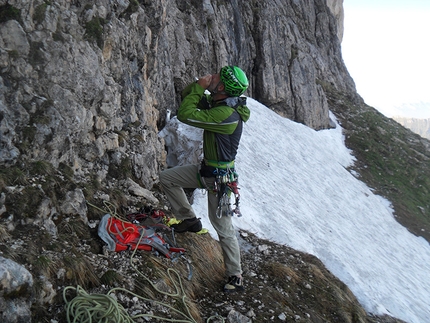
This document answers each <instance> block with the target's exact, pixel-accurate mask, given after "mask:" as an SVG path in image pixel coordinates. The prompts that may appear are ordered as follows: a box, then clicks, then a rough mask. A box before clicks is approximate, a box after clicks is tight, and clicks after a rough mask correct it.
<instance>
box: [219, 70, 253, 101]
mask: <svg viewBox="0 0 430 323" xmlns="http://www.w3.org/2000/svg"><path fill="white" fill-rule="evenodd" d="M219 74H220V76H221V81H222V83H224V87H225V90H224V91H225V93H227V95H229V96H241V95H242V94H243V92H245V91H246V89H247V88H248V85H249V83H248V78H247V77H246V74H245V72H244V71H242V70H241V69H240V68H239V67H237V66H224V67H223V68H221V71H220V72H219Z"/></svg>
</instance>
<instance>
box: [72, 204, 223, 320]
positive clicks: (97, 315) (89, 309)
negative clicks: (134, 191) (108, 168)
mask: <svg viewBox="0 0 430 323" xmlns="http://www.w3.org/2000/svg"><path fill="white" fill-rule="evenodd" d="M87 203H88V204H89V205H91V206H93V207H95V208H97V209H99V210H100V211H102V212H105V211H104V210H102V209H100V208H98V207H97V206H95V205H92V204H90V203H89V202H87ZM105 206H106V207H107V208H108V210H109V213H110V214H111V215H112V216H117V215H116V208H114V209H113V210H112V209H111V206H112V204H110V203H108V202H106V203H105ZM112 211H113V212H112ZM142 238H143V234H142V235H141V236H140V239H139V243H140V242H141V240H142ZM139 243H138V244H139ZM136 251H137V248H136V249H134V250H133V253H132V254H131V256H130V265H131V267H132V268H133V269H134V270H135V271H136V272H137V273H138V274H139V275H141V276H142V277H143V278H144V279H145V280H146V281H148V282H149V284H150V285H151V286H152V288H154V290H155V291H156V292H158V293H160V294H162V295H165V296H168V297H172V298H175V299H178V300H180V301H181V303H182V304H183V308H185V313H184V312H182V311H180V310H178V309H176V308H173V307H172V306H170V305H169V304H166V303H163V302H159V301H157V300H153V299H149V298H145V297H143V296H141V295H138V294H136V293H133V292H131V291H129V290H127V289H125V288H121V287H116V288H113V289H111V290H110V291H109V292H108V293H107V294H88V293H87V292H86V291H85V290H84V289H83V288H82V287H81V286H77V287H76V288H75V287H73V286H67V287H65V288H64V290H63V299H64V302H65V304H66V305H65V306H66V315H67V322H68V323H93V322H94V323H111V322H112V323H118V322H123V323H134V322H135V321H134V320H135V319H137V318H143V317H150V318H154V319H160V320H163V321H167V322H178V323H179V322H183V323H197V321H196V320H195V319H194V318H193V317H192V316H191V313H190V309H189V306H188V304H187V296H186V294H185V290H184V286H183V284H182V279H181V276H180V274H179V272H178V271H176V270H175V269H173V268H168V269H167V276H168V278H169V280H170V281H171V282H172V285H173V287H174V292H173V293H168V292H165V291H162V290H160V289H158V288H157V287H156V286H155V284H154V283H152V281H151V280H150V279H149V278H148V277H147V276H146V275H144V274H143V273H142V272H141V271H140V270H139V269H138V268H137V267H136V266H135V265H134V263H133V258H134V256H135V254H136ZM70 290H73V291H75V293H76V296H75V297H74V298H73V299H71V300H69V299H68V297H67V292H68V291H70ZM115 292H123V293H127V294H129V295H131V296H133V297H137V298H138V299H141V300H143V301H148V302H151V303H155V304H158V305H161V306H164V307H166V308H169V309H170V310H171V311H173V312H175V313H177V314H178V315H180V316H181V317H183V319H169V318H164V317H159V316H157V315H153V314H138V315H134V316H130V315H129V314H128V313H127V311H126V310H125V309H124V307H123V306H122V305H121V304H119V303H118V302H117V300H116V297H114V296H112V295H114V293H115ZM214 319H220V320H221V322H225V321H224V318H223V317H222V316H220V315H213V316H211V317H209V318H208V319H207V320H206V322H207V323H209V322H211V321H212V320H214Z"/></svg>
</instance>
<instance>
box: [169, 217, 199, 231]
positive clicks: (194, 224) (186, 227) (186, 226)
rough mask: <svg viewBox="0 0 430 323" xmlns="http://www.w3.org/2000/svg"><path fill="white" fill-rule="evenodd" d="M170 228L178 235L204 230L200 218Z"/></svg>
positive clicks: (183, 221)
mask: <svg viewBox="0 0 430 323" xmlns="http://www.w3.org/2000/svg"><path fill="white" fill-rule="evenodd" d="M170 227H171V228H172V229H175V232H177V233H183V232H187V231H189V232H199V231H200V230H201V229H202V222H201V221H200V218H192V219H185V220H182V221H181V222H179V223H178V224H172V225H171V226H170Z"/></svg>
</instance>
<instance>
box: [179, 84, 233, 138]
mask: <svg viewBox="0 0 430 323" xmlns="http://www.w3.org/2000/svg"><path fill="white" fill-rule="evenodd" d="M186 90H187V91H186V92H187V95H186V96H185V97H184V98H183V100H182V103H181V105H180V107H179V110H178V120H179V121H181V122H183V123H186V124H188V125H190V126H194V127H197V128H202V129H205V130H209V131H213V132H218V133H222V134H231V133H233V131H234V129H236V126H237V124H238V120H227V119H228V118H229V117H230V116H231V114H232V113H233V112H234V110H233V109H232V108H230V107H228V106H220V107H216V108H212V109H209V110H201V109H199V103H200V100H201V98H202V96H203V93H204V91H205V89H204V88H203V87H202V86H200V85H199V84H198V83H192V84H190V85H189V86H188V87H187V88H186Z"/></svg>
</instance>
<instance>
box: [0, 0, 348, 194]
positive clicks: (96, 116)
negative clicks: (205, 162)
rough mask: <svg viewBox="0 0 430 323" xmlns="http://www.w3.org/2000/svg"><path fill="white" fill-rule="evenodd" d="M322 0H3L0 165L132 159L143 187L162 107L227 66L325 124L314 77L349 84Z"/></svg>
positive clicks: (157, 156)
mask: <svg viewBox="0 0 430 323" xmlns="http://www.w3.org/2000/svg"><path fill="white" fill-rule="evenodd" d="M329 2H331V3H332V5H331V6H330V8H332V9H330V8H329V7H328V6H327V4H326V1H325V0H315V1H297V0H278V1H268V2H262V1H256V0H254V1H238V0H231V1H222V0H217V1H216V0H212V1H211V0H204V1H200V0H199V1H197V0H196V1H182V0H176V1H174V0H160V1H148V0H140V1H138V0H114V1H109V0H100V1H96V2H93V1H86V0H80V1H77V0H75V1H71V0H58V1H50V2H45V1H41V0H35V1H25V2H23V1H17V0H16V1H6V0H0V16H1V21H0V110H1V114H0V131H1V133H0V135H1V138H0V145H1V152H0V163H1V164H3V165H10V164H14V163H16V162H17V161H26V160H27V161H28V160H45V161H48V162H49V163H51V164H52V165H54V167H60V166H62V165H67V167H71V168H72V170H73V172H74V175H75V177H76V178H78V179H79V178H80V177H85V176H86V175H88V173H90V172H91V173H96V174H97V176H98V177H99V179H100V180H104V179H105V178H107V176H108V175H109V174H110V173H112V174H116V173H115V172H114V171H113V170H117V171H118V170H121V169H124V168H127V167H128V168H130V169H131V172H132V174H133V176H134V177H135V178H136V179H138V180H139V181H140V184H142V185H143V186H145V187H147V188H148V189H150V188H151V187H152V185H153V183H154V182H155V181H156V178H157V173H158V171H159V169H160V167H162V166H163V165H164V162H165V152H164V145H163V142H162V139H160V138H159V137H158V136H157V133H158V131H159V130H160V129H161V128H162V127H163V125H164V118H165V114H166V111H167V109H170V110H172V111H173V113H175V110H176V109H177V107H178V105H179V93H180V91H181V89H182V88H183V87H184V86H185V85H186V84H187V83H188V82H191V81H192V80H193V79H194V77H195V76H199V75H203V74H206V73H212V72H215V71H217V70H218V69H219V68H220V67H221V66H223V65H225V64H235V65H239V66H241V67H242V68H243V69H244V70H245V71H246V72H247V74H248V75H249V78H250V80H251V86H250V88H249V90H248V92H247V93H246V94H247V95H249V96H252V97H254V98H256V99H257V100H259V101H261V102H262V103H264V104H266V105H267V106H269V107H270V108H272V109H273V110H275V111H277V112H279V113H281V114H282V115H284V116H286V117H288V118H291V119H293V120H296V121H298V122H302V123H304V124H306V125H308V126H310V127H312V128H314V129H322V128H327V127H329V124H330V122H329V121H330V120H329V117H328V110H329V106H328V104H327V100H326V98H325V94H324V91H323V90H322V87H321V85H320V84H322V83H327V84H330V85H331V86H333V87H335V88H337V89H338V90H340V91H348V92H355V87H354V83H353V81H352V79H351V78H350V77H349V75H348V72H347V71H346V68H345V66H344V64H343V61H342V58H341V53H340V41H339V30H338V29H337V23H336V18H335V16H334V15H333V14H332V11H331V10H334V9H333V8H335V6H333V1H329ZM337 2H340V3H341V1H337Z"/></svg>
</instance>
